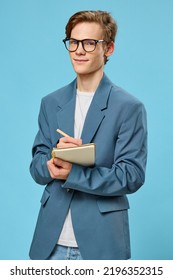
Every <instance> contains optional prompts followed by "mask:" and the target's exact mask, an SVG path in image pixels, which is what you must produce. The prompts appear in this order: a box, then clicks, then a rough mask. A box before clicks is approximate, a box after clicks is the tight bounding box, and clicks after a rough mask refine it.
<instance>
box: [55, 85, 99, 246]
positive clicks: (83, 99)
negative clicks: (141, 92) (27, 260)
mask: <svg viewBox="0 0 173 280" xmlns="http://www.w3.org/2000/svg"><path fill="white" fill-rule="evenodd" d="M93 96H94V92H81V91H79V90H77V93H76V107H75V119H74V136H75V138H80V137H81V134H82V129H83V126H84V122H85V118H86V115H87V112H88V109H89V107H90V104H91V101H92V99H93ZM58 244H60V245H63V246H70V247H78V245H77V242H76V239H75V235H74V231H73V224H72V219H71V211H70V209H69V211H68V214H67V216H66V219H65V222H64V226H63V228H62V231H61V234H60V237H59V240H58Z"/></svg>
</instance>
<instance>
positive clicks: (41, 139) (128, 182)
mask: <svg viewBox="0 0 173 280" xmlns="http://www.w3.org/2000/svg"><path fill="white" fill-rule="evenodd" d="M116 31H117V25H116V23H115V21H114V20H113V18H112V17H111V15H110V14H109V13H107V12H103V11H81V12H78V13H76V14H75V15H73V16H72V17H71V18H70V19H69V22H68V24H67V26H66V38H65V39H64V40H63V42H64V44H65V47H66V48H67V50H68V52H69V55H70V59H71V62H72V65H73V68H74V71H75V72H76V76H77V77H76V79H75V80H74V81H73V82H72V83H70V84H69V85H67V86H65V87H63V88H61V89H59V90H57V91H56V92H54V93H51V94H50V95H48V96H46V97H44V98H43V100H42V103H41V109H40V114H39V131H38V134H37V136H36V138H35V142H34V145H33V159H32V162H31V166H30V171H31V175H32V177H33V178H34V180H35V181H36V182H37V183H38V184H41V185H46V188H45V190H44V193H43V196H42V199H41V209H40V213H39V217H38V221H37V225H36V229H35V233H34V237H33V241H32V245H31V249H30V257H31V259H86V260H87V259H93V260H102V259H108V260H115V259H129V258H130V241H129V225H128V213H127V211H128V208H129V204H128V200H127V197H126V195H127V194H131V193H134V192H136V191H137V190H138V189H139V188H140V187H141V186H142V185H143V183H144V179H145V167H146V158H147V144H146V141H147V127H146V113H145V109H144V106H143V104H142V103H141V102H140V101H139V100H137V99H136V98H134V97H133V96H131V95H130V94H128V93H126V92H125V91H124V90H122V89H120V88H119V87H117V86H116V85H114V84H113V83H112V82H111V81H110V80H109V79H108V78H107V76H106V75H105V74H104V65H105V63H106V62H107V61H108V58H109V57H110V56H111V55H112V53H113V51H114V40H115V35H116ZM58 128H59V129H61V130H63V131H64V132H65V133H67V134H68V135H70V136H69V137H68V136H67V137H62V136H61V135H60V134H59V133H57V132H56V130H57V129H58ZM89 142H94V143H95V144H96V162H95V165H94V166H89V167H84V166H80V165H77V164H71V163H70V162H66V161H63V160H60V159H58V158H55V159H52V158H51V151H52V148H53V147H55V146H57V147H58V148H63V147H71V146H78V145H81V144H82V143H83V144H85V143H89Z"/></svg>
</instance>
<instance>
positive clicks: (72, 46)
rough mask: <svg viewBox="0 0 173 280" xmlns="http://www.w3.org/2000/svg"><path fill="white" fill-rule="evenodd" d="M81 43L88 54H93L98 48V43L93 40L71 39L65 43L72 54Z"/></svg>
mask: <svg viewBox="0 0 173 280" xmlns="http://www.w3.org/2000/svg"><path fill="white" fill-rule="evenodd" d="M80 42H81V43H82V47H83V49H84V50H85V51H86V52H92V51H94V50H95V48H96V41H94V40H91V39H85V40H82V41H78V40H74V39H69V40H66V41H65V43H66V47H67V49H68V50H69V51H71V52H73V51H76V50H77V48H78V46H79V43H80Z"/></svg>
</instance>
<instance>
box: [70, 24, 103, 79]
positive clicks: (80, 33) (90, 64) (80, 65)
mask: <svg viewBox="0 0 173 280" xmlns="http://www.w3.org/2000/svg"><path fill="white" fill-rule="evenodd" d="M71 38H73V39H77V40H83V39H95V40H102V39H104V38H103V34H102V28H101V26H100V25H99V24H97V23H89V22H82V23H78V24H77V25H76V26H75V27H74V28H73V29H72V32H71ZM103 44H105V43H98V44H97V45H96V49H95V50H94V51H93V52H90V53H88V52H86V51H85V50H84V49H83V47H82V44H81V43H80V44H79V47H78V49H77V50H76V51H75V52H70V53H69V54H70V58H71V62H72V65H73V68H74V70H75V72H76V73H77V75H86V74H94V73H96V72H99V71H103V67H104V53H105V51H104V46H103Z"/></svg>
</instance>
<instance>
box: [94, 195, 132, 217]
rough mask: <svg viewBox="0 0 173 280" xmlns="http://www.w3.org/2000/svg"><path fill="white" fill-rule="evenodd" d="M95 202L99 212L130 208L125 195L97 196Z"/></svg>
mask: <svg viewBox="0 0 173 280" xmlns="http://www.w3.org/2000/svg"><path fill="white" fill-rule="evenodd" d="M97 204H98V208H99V211H100V212H101V213H106V212H112V211H120V210H127V209H129V208H130V207H129V202H128V199H127V197H126V196H116V197H115V196H114V197H106V198H105V197H104V198H99V199H98V200H97Z"/></svg>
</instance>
